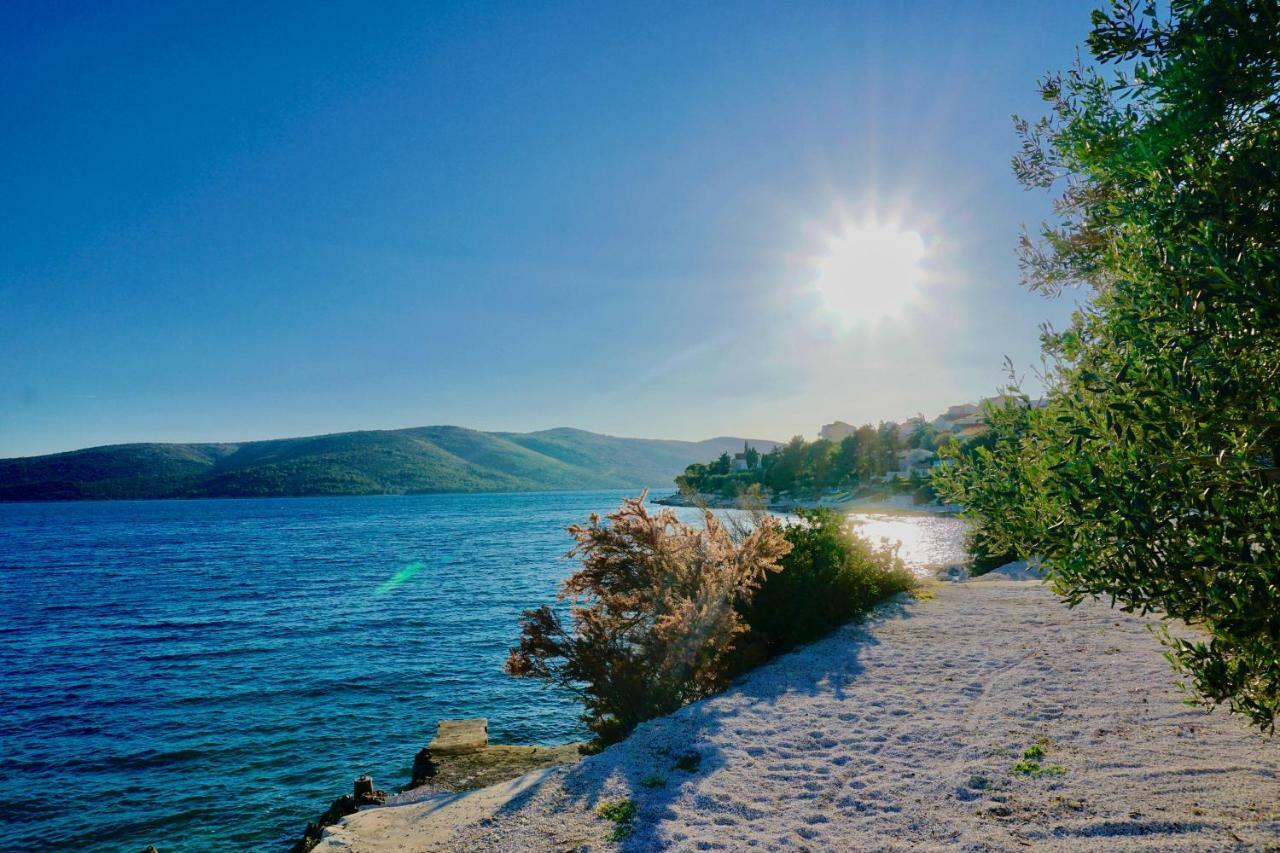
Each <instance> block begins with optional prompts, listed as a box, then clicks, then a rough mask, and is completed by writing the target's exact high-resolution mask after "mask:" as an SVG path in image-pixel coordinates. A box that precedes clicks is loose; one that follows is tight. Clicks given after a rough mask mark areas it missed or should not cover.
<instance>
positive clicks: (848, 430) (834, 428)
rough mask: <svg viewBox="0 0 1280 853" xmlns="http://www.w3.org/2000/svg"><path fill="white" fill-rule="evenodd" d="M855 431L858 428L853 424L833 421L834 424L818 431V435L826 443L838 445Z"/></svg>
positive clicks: (826, 425)
mask: <svg viewBox="0 0 1280 853" xmlns="http://www.w3.org/2000/svg"><path fill="white" fill-rule="evenodd" d="M857 431H858V428H857V427H856V426H854V425H853V424H847V423H845V422H844V421H835V422H834V423H829V424H825V425H824V426H823V427H822V429H820V430H818V435H819V436H820V437H821V438H825V439H826V440H827V441H830V442H832V443H834V444H839V443H840V442H842V441H844V440H845V439H846V438H848V437H849V436H851V435H853V434H854V433H855V432H857Z"/></svg>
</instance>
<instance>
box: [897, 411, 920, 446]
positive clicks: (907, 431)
mask: <svg viewBox="0 0 1280 853" xmlns="http://www.w3.org/2000/svg"><path fill="white" fill-rule="evenodd" d="M922 426H924V418H923V417H921V416H920V415H916V416H915V417H912V418H907V419H906V420H905V421H903V422H902V423H900V424H898V426H897V427H896V429H897V434H898V441H910V440H911V436H913V435H915V434H916V430H918V429H920V427H922Z"/></svg>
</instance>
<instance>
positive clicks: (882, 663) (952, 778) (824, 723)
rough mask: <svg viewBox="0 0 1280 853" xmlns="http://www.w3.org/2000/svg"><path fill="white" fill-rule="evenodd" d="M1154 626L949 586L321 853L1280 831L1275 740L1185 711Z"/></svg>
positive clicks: (1236, 841) (1277, 834)
mask: <svg viewBox="0 0 1280 853" xmlns="http://www.w3.org/2000/svg"><path fill="white" fill-rule="evenodd" d="M1149 621H1150V620H1149V619H1146V618H1142V617H1138V616H1134V615H1131V614H1125V613H1121V612H1120V611H1117V610H1112V609H1110V608H1109V607H1107V606H1106V605H1105V604H1102V603H1098V602H1086V603H1084V604H1083V605H1081V606H1079V607H1077V608H1075V609H1069V608H1066V607H1064V606H1063V605H1062V604H1061V603H1060V602H1058V601H1057V600H1056V599H1055V598H1054V597H1053V596H1052V594H1051V593H1050V592H1049V591H1048V590H1047V589H1046V588H1045V587H1044V585H1043V584H1041V583H1038V582H1034V581H1009V580H1005V579H1003V578H1002V577H1000V576H999V575H998V574H997V575H996V576H994V578H993V577H992V576H986V579H979V580H974V581H969V582H965V583H958V584H943V585H940V586H939V587H937V594H936V597H933V598H925V599H923V600H917V601H906V602H896V603H891V604H889V605H886V606H882V607H881V608H880V610H879V611H878V612H877V613H876V614H875V615H874V616H873V617H872V618H871V619H869V620H868V621H867V622H865V623H863V624H855V625H850V626H847V627H845V628H843V629H841V630H839V631H837V632H836V633H835V634H833V635H832V636H830V637H828V638H827V639H824V640H821V641H819V642H817V643H814V644H812V645H810V646H807V647H804V648H802V649H799V650H798V651H796V652H793V653H792V654H789V655H786V656H783V657H781V658H779V659H777V660H775V661H773V662H772V663H770V664H766V665H765V666H763V667H761V668H760V669H757V670H755V671H753V672H751V673H749V674H748V675H747V676H745V677H744V678H743V679H742V680H741V681H740V682H738V683H737V684H736V685H735V686H734V687H733V688H731V689H730V690H728V691H726V692H724V693H722V694H719V695H717V696H713V697H711V698H709V699H706V700H703V701H701V702H697V703H695V704H693V705H690V706H688V707H686V708H684V709H682V710H680V711H678V712H676V713H675V714H672V715H671V716H669V717H664V718H661V719H657V720H653V721H651V722H649V723H646V724H644V725H642V726H640V728H639V729H637V730H636V732H635V733H634V734H633V735H632V736H631V737H630V738H628V739H627V740H626V741H624V742H622V743H620V744H617V745H615V746H613V747H611V748H609V749H607V750H605V751H604V752H602V753H600V754H598V755H594V756H589V757H587V758H585V759H584V760H583V761H582V762H581V763H579V764H577V765H576V766H573V767H569V768H553V769H546V770H539V771H537V772H536V773H532V774H528V775H526V776H522V777H520V778H519V779H517V780H515V781H512V782H505V783H502V784H500V785H494V786H491V787H488V788H483V789H480V790H477V791H474V792H471V793H468V794H461V795H459V794H444V795H438V796H434V797H427V798H425V799H423V800H420V801H418V802H414V803H409V804H405V805H399V806H387V807H383V808H370V809H367V810H363V811H361V812H359V813H358V814H355V815H353V816H351V817H349V818H347V819H345V820H344V821H343V822H342V823H341V824H339V825H338V826H335V827H331V828H330V829H328V830H326V832H325V837H324V839H323V840H322V841H321V842H320V845H319V847H317V848H316V849H317V850H320V851H344V853H390V852H391V851H398V850H405V849H413V850H423V851H431V850H440V851H443V850H458V849H466V850H514V849H526V850H543V849H558V850H563V849H590V850H605V849H611V847H612V842H611V841H610V840H609V838H610V837H611V836H612V837H613V838H615V839H618V840H619V843H618V847H619V849H623V850H650V849H671V850H690V851H692V850H696V849H703V848H707V847H714V848H718V849H746V848H748V847H759V848H774V847H782V846H802V847H808V848H810V849H884V848H890V847H893V848H896V847H900V846H923V847H927V848H960V847H966V848H969V847H971V848H974V849H978V848H981V849H991V850H1020V849H1024V848H1026V847H1028V846H1031V847H1036V846H1048V847H1052V848H1053V849H1059V850H1080V851H1084V850H1092V849H1097V848H1098V847H1099V846H1102V845H1105V846H1107V847H1108V848H1109V849H1121V848H1123V849H1126V850H1128V849H1140V850H1151V851H1155V850H1161V851H1165V850H1188V851H1190V850H1203V849H1206V848H1232V849H1269V848H1273V847H1275V846H1277V845H1280V805H1277V804H1280V778H1278V777H1277V775H1276V770H1275V768H1276V767H1277V766H1280V742H1277V741H1275V740H1274V739H1268V738H1266V737H1264V736H1262V735H1259V734H1257V733H1256V732H1254V731H1251V730H1250V729H1249V728H1248V727H1247V726H1246V725H1245V723H1244V722H1243V721H1241V720H1240V719H1239V718H1236V717H1232V716H1230V715H1228V714H1227V713H1225V712H1224V711H1222V710H1218V711H1215V712H1213V713H1208V712H1205V711H1203V710H1197V709H1192V708H1189V707H1187V706H1186V705H1185V704H1183V702H1182V698H1183V695H1182V694H1181V693H1180V692H1179V691H1178V690H1177V689H1176V688H1175V687H1174V685H1173V684H1172V681H1173V676H1172V675H1171V673H1170V671H1169V669H1168V665H1167V664H1166V662H1165V661H1164V659H1163V658H1162V657H1161V654H1160V646H1159V644H1158V643H1157V641H1156V640H1155V639H1154V638H1153V637H1152V636H1151V635H1150V633H1149V632H1148V631H1147V624H1148V623H1149ZM690 756H692V758H690ZM620 802H621V803H628V804H630V805H629V806H628V807H627V809H626V811H629V812H630V813H631V814H633V817H631V818H630V819H628V820H626V821H625V822H622V823H614V822H612V821H610V820H608V819H606V818H603V817H601V816H599V813H598V810H599V807H600V806H601V805H602V804H606V803H607V804H614V805H616V804H618V803H620ZM609 813H610V814H615V815H616V814H619V813H620V812H619V811H618V810H617V809H614V810H612V811H610V812H609Z"/></svg>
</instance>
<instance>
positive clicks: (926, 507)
mask: <svg viewBox="0 0 1280 853" xmlns="http://www.w3.org/2000/svg"><path fill="white" fill-rule="evenodd" d="M652 502H653V503H655V504H660V505H662V506H684V507H688V506H697V505H699V504H702V505H705V506H708V507H711V508H713V509H736V508H738V506H739V505H740V504H739V500H738V499H737V498H725V497H722V496H720V495H698V496H697V498H696V499H691V498H689V497H688V496H686V495H684V494H681V493H680V492H676V493H674V494H670V495H663V496H661V497H657V498H653V499H652ZM820 507H827V508H830V509H834V510H837V511H840V512H912V513H927V514H932V515H958V514H959V513H960V509H961V508H960V506H959V505H958V504H941V503H916V502H915V500H914V498H912V496H911V495H907V494H896V495H867V496H861V497H858V496H855V495H854V494H853V493H851V492H834V493H832V494H829V495H823V496H821V497H816V498H795V497H787V496H771V497H769V499H768V500H767V501H766V502H765V509H768V510H770V511H772V512H794V511H795V510H797V509H818V508H820Z"/></svg>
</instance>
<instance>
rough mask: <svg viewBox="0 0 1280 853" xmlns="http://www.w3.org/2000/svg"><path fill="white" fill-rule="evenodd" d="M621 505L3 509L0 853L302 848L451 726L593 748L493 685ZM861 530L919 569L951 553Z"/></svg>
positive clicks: (873, 526) (552, 714) (547, 702)
mask: <svg viewBox="0 0 1280 853" xmlns="http://www.w3.org/2000/svg"><path fill="white" fill-rule="evenodd" d="M626 494H627V493H626V492H618V491H593V492H549V493H525V494H469V495H458V494H453V495H417V496H397V497H390V496H388V497H344V498H279V499H234V500H190V501H118V502H79V503H29V504H0V769H2V770H3V778H4V780H5V785H4V789H3V792H2V793H0V814H3V815H4V818H3V820H4V821H5V823H6V824H7V825H8V826H7V828H6V829H5V830H4V839H5V840H4V842H3V843H4V847H5V849H13V850H79V851H99V850H101V851H107V850H110V851H118V850H125V851H140V850H142V849H143V848H145V847H146V846H147V845H155V846H156V847H157V848H158V849H159V850H160V851H162V853H175V851H188V850H216V851H220V850H228V851H231V850H252V851H258V850H268V851H270V850H285V849H287V848H288V847H289V845H290V844H291V843H292V842H293V841H294V840H296V839H297V838H298V837H299V836H300V835H301V832H302V829H303V827H304V826H305V824H306V822H307V821H308V820H311V819H314V818H315V816H316V815H318V814H319V813H320V812H322V811H323V810H324V809H325V808H326V807H327V806H328V804H329V803H330V802H331V801H332V800H333V799H334V798H335V797H337V796H339V795H340V794H343V793H345V792H347V791H349V790H350V788H351V782H352V780H353V779H354V778H355V777H356V776H358V775H360V774H369V775H371V776H372V777H373V778H374V781H375V783H376V784H377V786H378V787H380V788H384V789H386V790H388V791H394V790H398V789H399V788H400V787H402V786H403V785H405V784H406V783H407V782H408V781H409V776H410V769H411V765H412V760H413V755H414V753H415V752H416V751H417V750H418V749H419V748H420V747H422V746H425V745H426V743H427V742H428V741H429V740H430V739H431V736H432V734H433V733H434V730H435V725H436V722H437V721H438V720H440V719H442V718H456V717H477V716H478V717H487V718H488V719H489V731H490V738H491V740H492V741H493V742H496V743H543V744H551V743H563V742H567V741H571V740H576V739H583V738H585V736H586V731H585V729H584V727H583V726H582V724H581V721H580V720H579V719H578V714H579V708H578V706H577V705H576V703H575V701H574V700H573V698H572V697H571V696H569V695H567V694H566V693H564V692H561V691H557V690H554V689H550V688H547V687H544V686H542V685H541V684H539V683H537V682H534V681H529V680H524V679H516V678H511V677H508V676H506V675H505V674H504V673H503V671H502V665H503V662H504V661H505V660H506V656H507V652H508V649H509V648H510V647H511V645H512V644H513V643H514V642H515V640H516V639H517V635H518V620H519V617H520V613H521V612H522V611H523V610H525V609H527V608H531V607H535V606H537V605H540V604H543V603H548V602H552V601H554V599H555V595H556V591H557V587H558V585H559V583H560V581H561V580H562V579H563V578H564V577H565V576H566V575H568V574H569V573H570V572H571V571H572V570H573V567H574V566H573V563H572V562H570V561H569V560H567V559H565V556H564V555H565V552H566V551H568V549H569V548H570V546H571V545H572V541H571V539H570V537H569V534H568V533H567V532H566V530H565V528H566V527H567V526H568V525H570V524H573V523H577V522H583V521H585V520H586V519H587V517H588V516H589V515H590V514H591V513H593V512H598V513H602V514H603V513H605V512H608V511H609V510H611V509H613V508H614V507H616V506H617V505H618V503H619V501H620V499H621V498H622V497H623V496H624V495H626ZM678 512H679V513H681V514H682V515H683V516H685V517H688V518H690V519H692V518H694V517H696V511H694V510H688V509H681V510H678ZM855 520H859V521H860V522H861V523H862V527H863V529H864V535H867V536H868V538H873V539H879V538H881V537H882V536H886V537H888V538H891V539H894V538H895V537H896V538H897V541H901V542H902V543H903V556H904V558H906V559H907V560H908V562H912V563H915V564H923V563H929V562H943V561H945V560H946V559H950V556H949V555H950V554H952V553H953V552H955V551H956V548H957V547H959V546H958V545H957V543H958V542H959V538H960V535H959V532H958V531H959V529H960V528H958V527H956V525H960V524H961V522H959V521H958V520H956V519H947V518H939V517H920V516H884V517H882V516H876V515H868V516H865V517H863V518H860V519H855ZM960 553H961V554H962V552H960ZM939 555H943V556H942V557H941V558H940V557H939Z"/></svg>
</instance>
